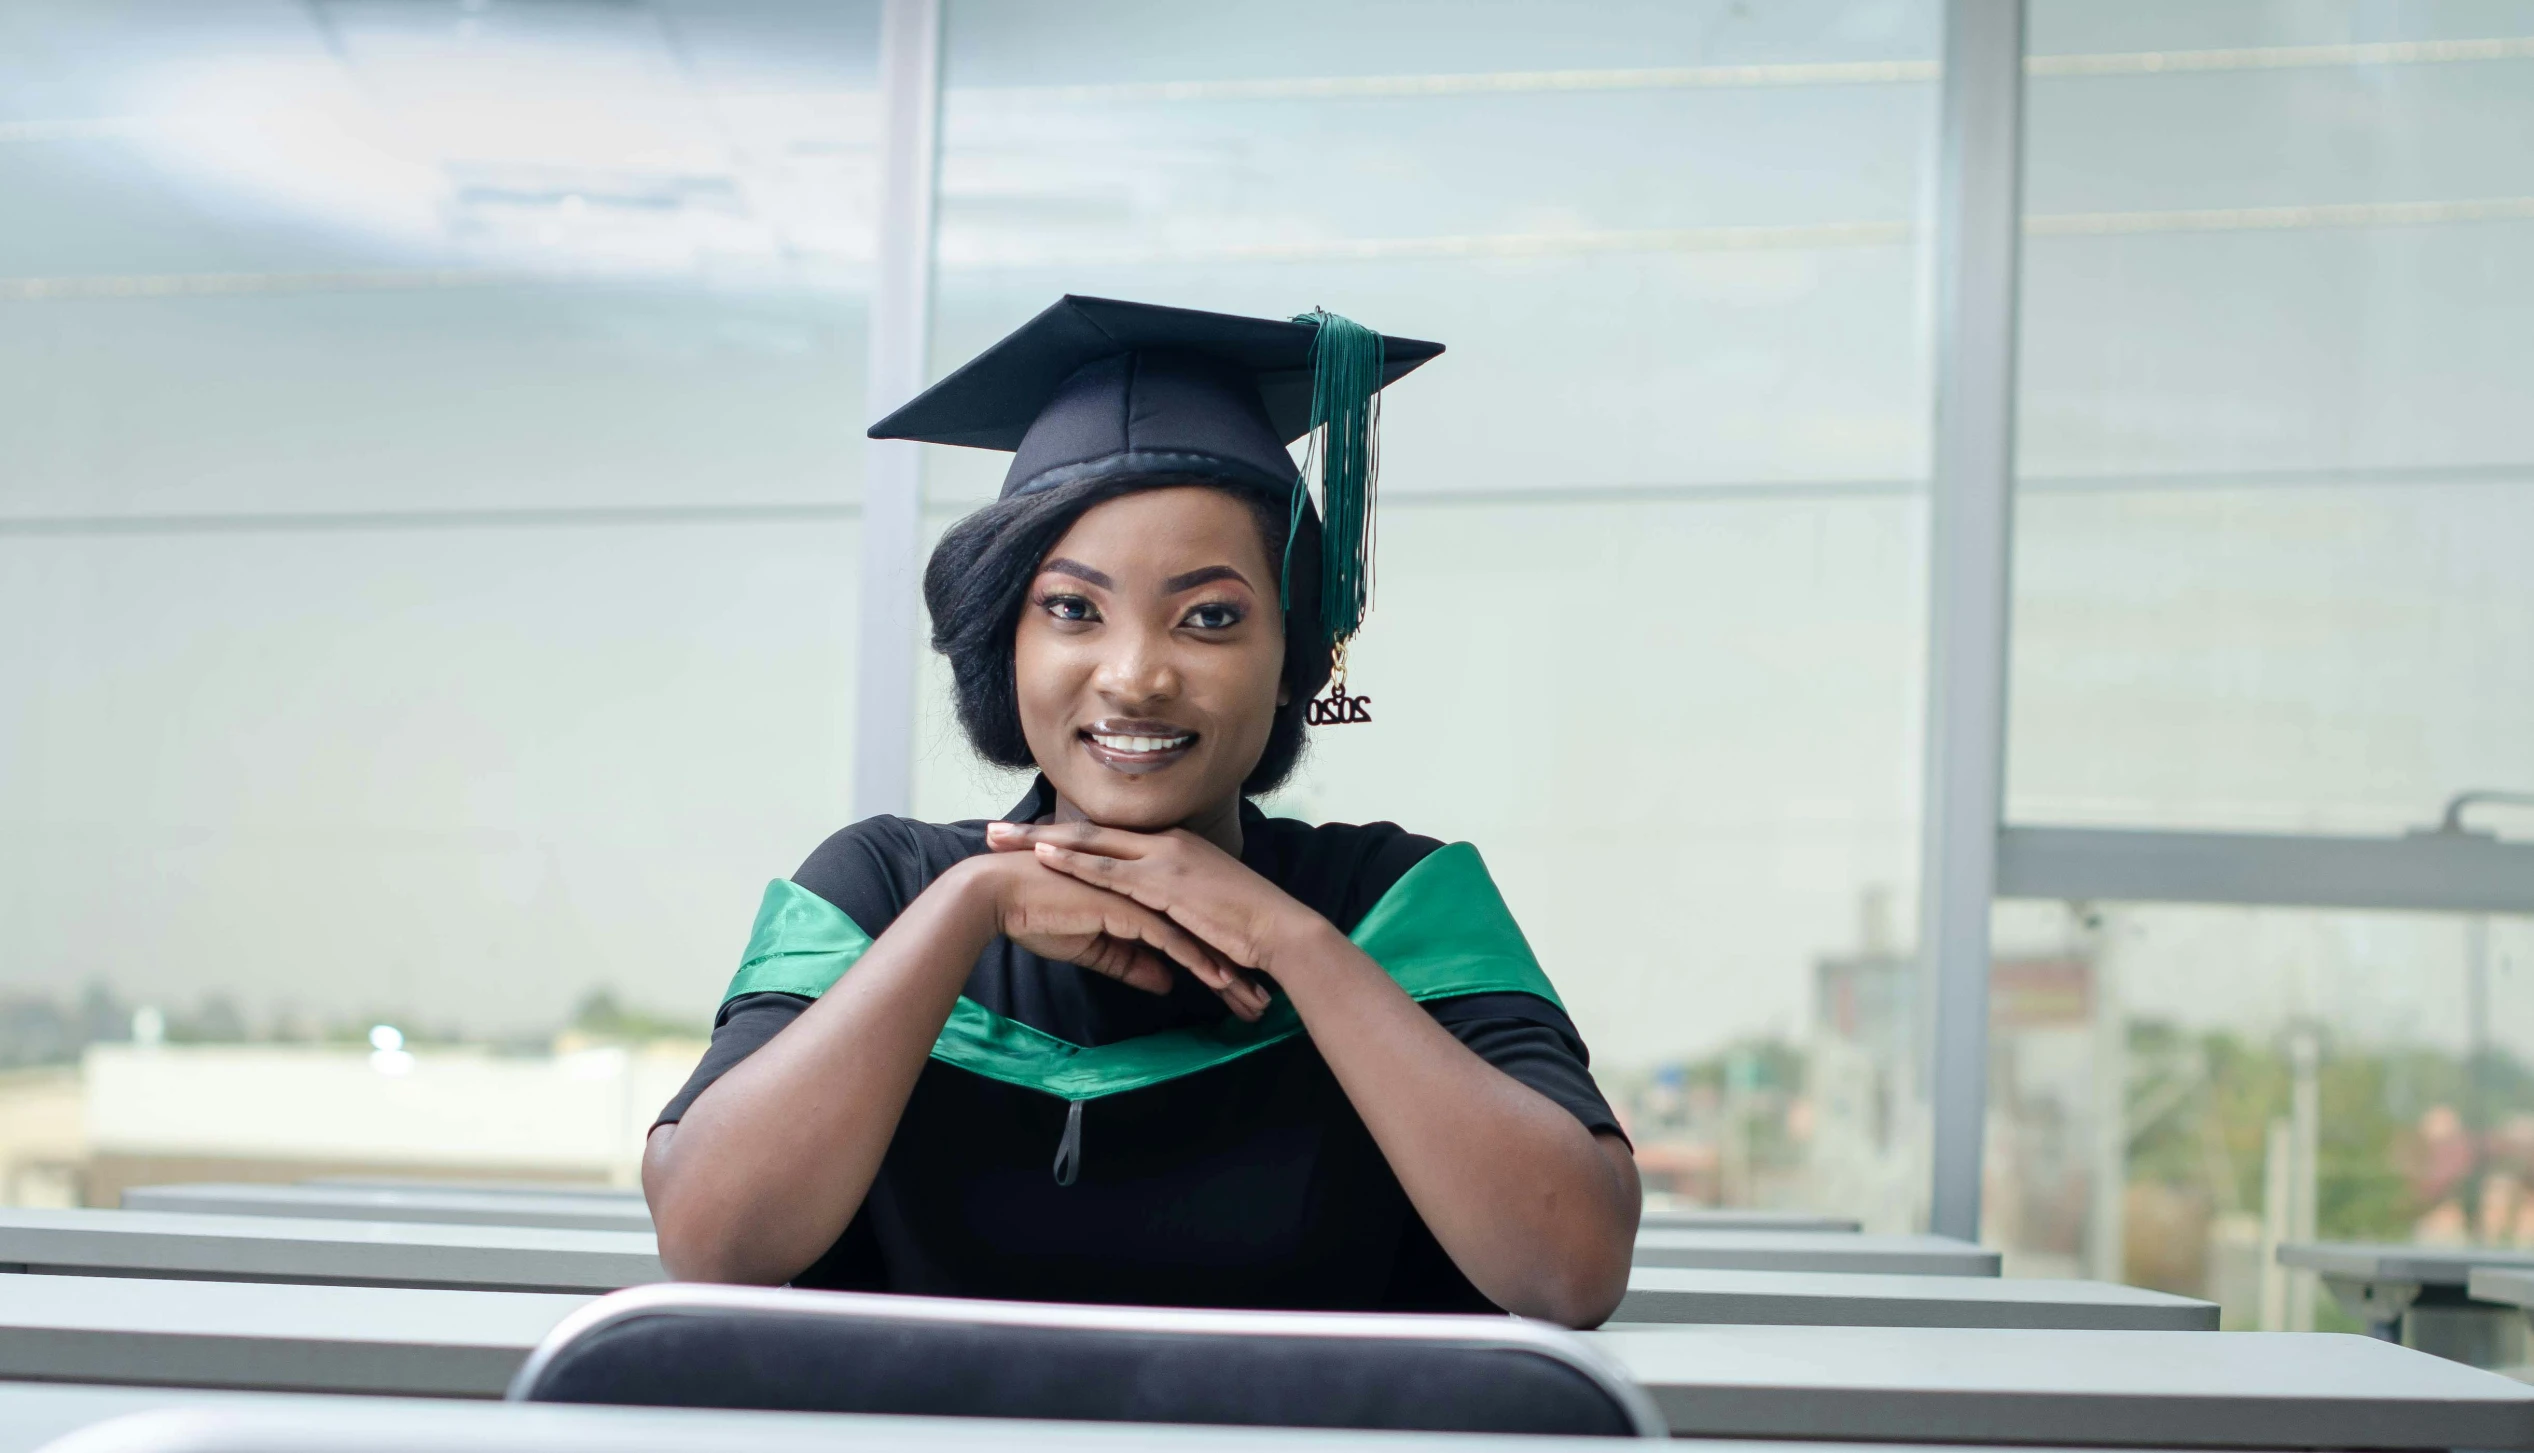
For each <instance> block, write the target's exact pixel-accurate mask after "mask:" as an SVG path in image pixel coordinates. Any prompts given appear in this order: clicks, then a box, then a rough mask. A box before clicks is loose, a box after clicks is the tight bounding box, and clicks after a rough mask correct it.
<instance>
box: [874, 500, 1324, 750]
mask: <svg viewBox="0 0 2534 1453" xmlns="http://www.w3.org/2000/svg"><path fill="white" fill-rule="evenodd" d="M1187 485H1196V486H1201V487H1204V488H1208V489H1219V490H1222V491H1223V492H1224V493H1226V494H1229V495H1231V496H1232V497H1233V498H1235V499H1237V500H1239V501H1241V503H1243V504H1245V505H1247V506H1249V511H1250V514H1251V516H1252V517H1253V518H1254V519H1256V520H1257V521H1258V534H1259V539H1260V540H1261V541H1262V542H1263V543H1264V544H1265V545H1266V547H1267V559H1268V561H1269V562H1270V563H1275V562H1280V561H1285V560H1286V559H1287V554H1286V549H1285V546H1286V534H1287V516H1286V513H1285V510H1284V508H1283V507H1282V506H1281V505H1278V504H1275V503H1272V502H1270V501H1268V500H1265V499H1262V498H1260V497H1259V496H1258V495H1257V494H1256V493H1255V492H1254V491H1250V490H1246V489H1242V488H1238V487H1235V486H1232V485H1228V484H1226V483H1224V482H1223V481H1221V480H1217V479H1210V478H1207V477H1204V476H1202V475H1170V474H1139V475H1126V476H1119V477H1114V478H1109V479H1087V480H1081V481H1077V482H1074V483H1069V484H1059V485H1053V486H1050V487H1048V488H1045V489H1039V490H1032V491H1031V492H1029V493H1028V494H1023V495H1015V496H1013V497H1011V498H1009V499H1000V500H996V501H995V502H994V503H992V504H990V505H987V506H986V507H985V508H983V509H981V510H978V511H977V512H976V513H974V514H972V515H969V516H968V517H967V518H966V519H963V520H961V521H960V522H959V523H957V524H955V525H953V526H951V527H950V529H949V530H948V531H947V532H945V533H944V534H943V535H942V537H941V543H940V544H938V545H935V546H934V547H933V555H932V559H931V560H930V561H928V562H927V563H926V564H925V566H924V608H925V609H926V610H928V611H930V612H931V613H932V617H933V649H934V650H936V651H939V652H941V653H942V655H944V656H946V657H948V658H949V659H950V680H951V694H952V698H953V700H954V702H955V703H956V705H957V707H958V711H959V726H960V728H961V730H963V731H965V732H966V733H967V734H968V744H969V745H970V746H972V747H974V748H975V749H976V752H977V755H978V756H980V757H983V758H985V759H986V760H987V761H989V762H991V763H993V764H994V765H996V766H998V767H1014V768H1028V767H1031V766H1034V765H1036V759H1035V758H1033V757H1032V756H1031V755H1030V751H1029V740H1028V738H1027V737H1025V736H1023V735H1022V732H1021V708H1020V697H1019V686H1018V683H1017V682H1016V681H1015V680H1014V679H1013V665H1012V647H1013V640H1014V637H1015V636H1016V635H1017V633H1018V632H1019V629H1020V622H1021V606H1022V604H1023V602H1024V600H1025V598H1026V597H1027V595H1028V593H1029V583H1030V581H1032V580H1033V579H1035V578H1037V575H1038V567H1039V565H1040V564H1041V563H1042V562H1044V561H1045V560H1046V558H1047V552H1048V551H1050V550H1053V549H1054V548H1056V542H1057V541H1058V540H1060V539H1062V538H1064V534H1065V532H1066V531H1067V530H1070V529H1072V528H1073V524H1074V521H1076V520H1079V519H1081V518H1082V517H1083V515H1084V514H1086V513H1088V512H1089V511H1090V510H1091V508H1092V507H1093V506H1095V505H1100V504H1105V503H1107V502H1108V501H1110V500H1113V499H1116V498H1118V497H1120V496H1122V495H1129V494H1135V493H1138V492H1140V491H1143V490H1148V489H1168V488H1174V487H1179V486H1187ZM1293 534H1294V537H1295V538H1294V539H1293V541H1292V545H1293V549H1292V554H1291V560H1290V566H1289V568H1290V572H1291V573H1290V576H1289V578H1288V580H1287V585H1288V589H1287V591H1286V597H1287V599H1288V600H1290V601H1291V602H1292V604H1291V605H1290V606H1288V607H1287V608H1286V610H1285V664H1284V672H1283V676H1282V682H1283V686H1284V689H1285V703H1284V705H1282V706H1280V707H1278V708H1276V715H1275V720H1274V721H1273V722H1272V723H1271V724H1270V725H1269V727H1268V730H1267V746H1266V749H1265V750H1264V751H1262V752H1260V753H1259V756H1258V765H1257V766H1255V767H1253V768H1251V769H1250V773H1249V776H1248V777H1247V778H1246V779H1245V780H1243V781H1242V783H1241V792H1242V794H1243V795H1244V796H1250V797H1255V796H1258V795H1260V794H1262V793H1267V792H1273V791H1274V790H1276V788H1277V787H1279V786H1281V785H1283V783H1284V781H1285V779H1286V778H1288V777H1290V776H1292V775H1293V769H1294V768H1295V767H1296V766H1298V765H1300V763H1301V761H1302V751H1303V747H1304V746H1305V744H1306V742H1305V735H1304V727H1303V711H1304V709H1305V708H1306V707H1307V706H1308V705H1309V704H1310V701H1311V698H1313V697H1315V696H1317V695H1319V694H1320V688H1321V687H1323V686H1326V685H1327V684H1328V680H1329V651H1328V644H1327V642H1325V641H1323V640H1322V639H1321V638H1320V520H1319V516H1318V515H1317V514H1315V513H1313V512H1312V510H1311V509H1310V508H1309V507H1308V506H1306V507H1305V508H1304V509H1303V511H1302V518H1301V520H1300V521H1299V522H1298V524H1297V525H1296V526H1295V527H1294V528H1293Z"/></svg>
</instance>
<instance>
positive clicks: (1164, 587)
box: [1161, 565, 1258, 595]
mask: <svg viewBox="0 0 2534 1453" xmlns="http://www.w3.org/2000/svg"><path fill="white" fill-rule="evenodd" d="M1217 580H1237V581H1239V582H1240V583H1241V584H1243V585H1249V577H1248V576H1246V575H1243V574H1242V573H1240V572H1239V571H1237V570H1235V569H1233V568H1232V567H1231V566H1229V565H1208V566H1207V567H1205V568H1204V569H1203V570H1191V571H1189V572H1188V573H1187V574H1185V575H1174V576H1172V577H1170V578H1169V579H1168V580H1165V581H1163V582H1162V583H1161V592H1162V594H1164V595H1177V594H1178V593H1179V592H1181V591H1183V590H1194V589H1196V588H1197V587H1198V586H1200V585H1210V584H1212V583H1214V582H1215V581H1217ZM1250 588H1251V589H1252V590H1255V589H1257V588H1258V587H1256V586H1254V585H1252V586H1250Z"/></svg>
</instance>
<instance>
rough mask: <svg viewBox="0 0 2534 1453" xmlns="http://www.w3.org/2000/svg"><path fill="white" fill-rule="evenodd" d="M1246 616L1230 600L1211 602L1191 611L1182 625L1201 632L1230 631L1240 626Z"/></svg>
mask: <svg viewBox="0 0 2534 1453" xmlns="http://www.w3.org/2000/svg"><path fill="white" fill-rule="evenodd" d="M1246 614H1247V612H1245V611H1243V610H1242V609H1241V608H1240V607H1239V606H1237V605H1234V604H1233V603H1232V602H1230V601H1228V600H1209V601H1207V602H1206V603H1205V604H1203V605H1200V606H1196V607H1194V608H1192V609H1190V610H1189V612H1188V615H1187V619H1186V620H1185V621H1183V622H1182V624H1183V625H1188V626H1192V627H1194V628H1195V629H1197V630H1200V631H1228V630H1230V629H1231V628H1232V627H1234V626H1237V625H1239V624H1240V623H1241V621H1242V620H1243V618H1244V617H1245V616H1246Z"/></svg>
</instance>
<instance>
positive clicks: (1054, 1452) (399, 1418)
mask: <svg viewBox="0 0 2534 1453" xmlns="http://www.w3.org/2000/svg"><path fill="white" fill-rule="evenodd" d="M115 1418H120V1419H123V1420H124V1421H121V1422H119V1423H116V1424H112V1425H104V1426H100V1424H102V1423H103V1422H104V1420H107V1419H115ZM74 1430H92V1431H74ZM64 1434H68V1435H69V1436H67V1437H62V1435H64ZM53 1437H61V1441H60V1442H58V1443H55V1444H53V1445H52V1447H51V1450H50V1453H136V1450H141V1449H149V1450H154V1453H353V1450H359V1453H590V1450H592V1449H604V1450H606V1453H730V1450H733V1449H746V1450H749V1453H1015V1450H1029V1453H1507V1450H1509V1449H1512V1448H1513V1447H1514V1446H1515V1445H1514V1444H1513V1443H1512V1442H1510V1441H1509V1440H1507V1439H1505V1438H1502V1437H1498V1436H1493V1435H1478V1436H1468V1435H1455V1434H1448V1433H1350V1432H1342V1431H1323V1430H1316V1429H1277V1428H1188V1427H1172V1426H1167V1425H1160V1424H1151V1423H1024V1422H1011V1421H1000V1420H992V1419H984V1418H895V1417H891V1418H864V1417H839V1416H834V1415H820V1414H802V1413H733V1412H719V1411H704V1410H691V1409H651V1408H597V1407H569V1406H560V1405H544V1406H523V1405H520V1404H516V1403H500V1404H486V1403H463V1402H431V1401H421V1400H414V1399H406V1398H337V1397H290V1396H287V1395H282V1394H270V1393H265V1394H258V1393H185V1392H178V1391H172V1390H168V1389H158V1388H68V1387H64V1388H48V1387H35V1386H29V1385H26V1384H0V1453H32V1450H33V1449H35V1448H36V1447H38V1446H39V1445H41V1444H42V1443H43V1440H44V1439H46V1438H53ZM1614 1446H1624V1445H1614V1443H1613V1442H1612V1441H1611V1440H1610V1439H1607V1438H1589V1439H1587V1438H1525V1439H1523V1440H1522V1441H1521V1444H1520V1447H1521V1448H1522V1449H1524V1450H1527V1453H1610V1450H1611V1449H1612V1448H1613V1447H1614ZM1701 1453H1893V1450H1892V1449H1891V1448H1889V1447H1888V1446H1874V1445H1842V1444H1790V1443H1767V1442H1714V1443H1707V1444H1703V1445H1701ZM1916 1453H1952V1450H1947V1449H1942V1448H1924V1447H1922V1448H1921V1449H1919V1450H1916Z"/></svg>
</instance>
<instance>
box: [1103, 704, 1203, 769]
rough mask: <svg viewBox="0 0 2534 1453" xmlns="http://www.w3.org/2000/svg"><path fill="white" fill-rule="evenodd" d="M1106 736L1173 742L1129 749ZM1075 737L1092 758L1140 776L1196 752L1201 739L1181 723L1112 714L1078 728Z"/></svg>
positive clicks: (1105, 764) (1107, 766) (1106, 765)
mask: <svg viewBox="0 0 2534 1453" xmlns="http://www.w3.org/2000/svg"><path fill="white" fill-rule="evenodd" d="M1102 737H1109V738H1112V739H1114V738H1119V737H1139V738H1145V739H1148V740H1150V739H1160V740H1168V741H1170V742H1171V743H1172V745H1170V746H1166V747H1159V748H1139V749H1128V748H1124V747H1119V746H1113V745H1111V744H1110V743H1108V742H1103V741H1102V740H1100V739H1101V738H1102ZM1074 740H1076V741H1078V742H1080V743H1082V750H1083V751H1084V753H1086V754H1087V755H1088V756H1089V757H1090V758H1091V760H1092V761H1094V762H1097V763H1099V764H1100V765H1101V766H1103V767H1106V768H1108V769H1109V770H1110V771H1112V772H1123V773H1126V774H1127V775H1129V776H1137V777H1140V776H1143V775H1144V774H1146V773H1149V772H1158V771H1160V770H1162V769H1163V768H1165V767H1168V766H1170V765H1171V764H1172V763H1174V762H1177V761H1178V760H1179V759H1181V758H1182V757H1185V756H1187V755H1188V754H1189V753H1190V752H1192V751H1195V750H1196V746H1197V743H1198V741H1200V740H1201V738H1200V737H1199V735H1198V733H1197V732H1196V731H1195V729H1193V728H1191V727H1184V726H1181V725H1179V724H1178V723H1177V722H1168V721H1153V720H1150V719H1148V718H1144V717H1108V718H1104V719H1102V720H1100V721H1095V722H1091V723H1089V724H1087V725H1085V726H1083V727H1081V728H1080V729H1079V730H1077V731H1075V733H1074Z"/></svg>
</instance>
